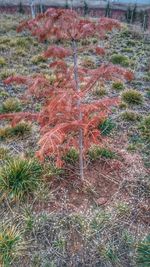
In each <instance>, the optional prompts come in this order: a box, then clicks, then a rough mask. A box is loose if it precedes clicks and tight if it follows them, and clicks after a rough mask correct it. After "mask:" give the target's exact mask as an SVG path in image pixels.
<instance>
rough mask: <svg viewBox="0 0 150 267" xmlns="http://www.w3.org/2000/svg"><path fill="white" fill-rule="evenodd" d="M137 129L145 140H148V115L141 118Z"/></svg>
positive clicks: (149, 117) (149, 138)
mask: <svg viewBox="0 0 150 267" xmlns="http://www.w3.org/2000/svg"><path fill="white" fill-rule="evenodd" d="M139 129H140V131H141V133H142V136H143V137H144V138H145V139H146V140H150V115H149V116H146V117H145V118H143V120H142V122H141V123H140V125H139Z"/></svg>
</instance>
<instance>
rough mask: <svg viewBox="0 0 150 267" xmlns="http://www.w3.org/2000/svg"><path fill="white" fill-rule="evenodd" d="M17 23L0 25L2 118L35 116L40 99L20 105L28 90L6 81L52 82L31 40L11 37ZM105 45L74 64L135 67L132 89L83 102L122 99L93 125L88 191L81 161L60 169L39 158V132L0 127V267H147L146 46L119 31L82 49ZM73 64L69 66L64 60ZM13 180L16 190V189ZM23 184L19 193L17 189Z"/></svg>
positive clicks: (149, 153)
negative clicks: (35, 78) (102, 51)
mask: <svg viewBox="0 0 150 267" xmlns="http://www.w3.org/2000/svg"><path fill="white" fill-rule="evenodd" d="M21 20H22V16H20V15H18V14H15V16H14V15H5V14H3V15H1V17H0V52H1V53H0V114H3V113H9V112H18V111H35V112H37V111H39V110H40V109H41V106H42V101H38V102H37V101H35V99H34V97H29V98H27V99H26V98H24V95H25V86H21V85H19V86H15V85H13V86H11V85H7V86H6V85H5V84H4V83H3V81H4V79H6V78H7V77H9V76H11V75H15V74H17V75H18V74H22V75H32V74H35V73H43V74H44V75H45V76H46V77H48V79H49V80H50V82H51V84H53V83H54V81H55V77H54V75H53V72H52V71H51V70H50V68H49V63H50V60H43V58H41V56H40V55H41V52H43V51H44V50H46V48H47V46H48V45H49V44H48V43H39V42H38V41H37V40H36V38H34V37H32V36H30V34H29V33H27V32H22V33H17V32H16V27H17V25H18V24H19V22H20V21H21ZM85 44H86V45H93V44H102V45H104V46H105V47H106V55H105V57H103V58H102V57H100V56H96V55H94V54H93V53H92V52H87V51H84V52H83V53H82V54H80V55H79V62H80V65H81V66H83V67H87V66H88V67H89V68H92V69H94V68H96V67H98V66H100V64H101V63H103V62H112V63H113V64H117V65H121V66H123V67H126V68H129V69H131V70H132V71H133V72H134V74H135V78H134V80H133V81H131V82H125V81H120V80H116V81H114V82H106V84H105V85H101V84H99V83H97V84H96V85H95V87H94V88H93V90H92V91H91V92H90V94H88V96H87V99H86V101H87V102H90V101H93V100H99V99H103V98H104V97H106V96H109V97H114V96H118V97H119V98H120V104H119V105H118V106H117V107H113V108H112V113H111V115H110V117H109V118H108V119H107V120H106V121H105V122H103V124H101V125H100V126H99V129H100V130H101V131H102V135H103V137H104V148H103V150H96V152H95V151H90V152H89V156H88V157H87V159H86V170H85V177H86V180H87V184H86V186H85V185H83V184H82V182H81V180H80V179H79V178H78V177H77V174H78V163H77V160H78V155H77V154H76V153H75V152H74V151H72V152H71V153H70V154H69V155H66V157H65V167H64V168H63V169H58V168H56V167H55V166H54V165H53V164H52V162H51V161H50V160H47V161H46V162H45V163H44V164H41V163H39V162H38V161H37V159H36V158H35V151H36V150H37V148H38V146H37V141H38V139H39V127H38V125H37V124H36V123H32V124H31V123H28V122H24V121H22V122H21V123H19V124H18V125H16V126H13V127H12V126H11V125H10V123H9V121H7V120H3V121H1V126H0V196H1V202H0V251H1V255H0V266H4V267H7V266H12V267H27V266H28V267H82V266H83V267H85V266H89V267H137V266H139V267H148V266H149V264H150V246H149V242H150V236H149V231H148V230H149V211H150V210H149V193H150V183H149V178H150V45H149V44H148V43H146V42H144V40H143V36H142V34H141V33H139V32H135V31H133V30H131V29H129V28H128V27H127V26H126V25H124V26H123V27H122V29H121V31H118V32H112V33H111V34H110V33H108V34H107V38H106V39H105V40H104V41H101V40H99V39H97V38H91V39H89V40H83V41H80V42H79V44H78V46H79V47H82V46H83V45H85ZM68 63H69V62H68ZM18 181H19V182H18ZM18 184H19V185H18Z"/></svg>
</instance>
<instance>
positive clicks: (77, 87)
mask: <svg viewBox="0 0 150 267" xmlns="http://www.w3.org/2000/svg"><path fill="white" fill-rule="evenodd" d="M72 47H73V62H74V79H75V83H76V90H77V91H78V92H79V91H80V87H79V77H78V55H77V43H76V41H75V40H73V41H72ZM77 106H78V111H79V120H80V121H82V111H81V100H80V99H79V100H78V102H77ZM79 167H80V178H81V179H82V180H84V171H83V131H82V129H81V128H80V130H79Z"/></svg>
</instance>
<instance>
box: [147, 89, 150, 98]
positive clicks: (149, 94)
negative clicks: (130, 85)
mask: <svg viewBox="0 0 150 267" xmlns="http://www.w3.org/2000/svg"><path fill="white" fill-rule="evenodd" d="M146 96H147V98H149V99H150V89H149V90H147V93H146Z"/></svg>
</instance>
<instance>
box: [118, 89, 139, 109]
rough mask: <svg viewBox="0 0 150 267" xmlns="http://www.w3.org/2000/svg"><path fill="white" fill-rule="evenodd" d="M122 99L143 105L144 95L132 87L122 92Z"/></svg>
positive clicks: (129, 102)
mask: <svg viewBox="0 0 150 267" xmlns="http://www.w3.org/2000/svg"><path fill="white" fill-rule="evenodd" d="M122 100H123V101H124V102H126V103H128V104H135V105H141V104H142V103H143V96H142V94H141V93H140V92H138V91H136V90H133V89H130V90H127V91H125V92H123V93H122Z"/></svg>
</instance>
